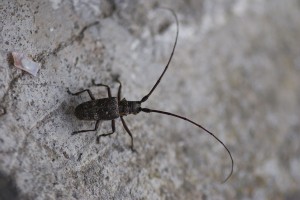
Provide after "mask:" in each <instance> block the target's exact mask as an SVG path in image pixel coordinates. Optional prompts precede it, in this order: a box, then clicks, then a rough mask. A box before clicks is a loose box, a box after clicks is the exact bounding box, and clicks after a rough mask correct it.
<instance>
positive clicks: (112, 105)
mask: <svg viewBox="0 0 300 200" xmlns="http://www.w3.org/2000/svg"><path fill="white" fill-rule="evenodd" d="M167 10H169V11H171V13H172V14H173V15H174V17H175V20H176V25H177V31H176V38H175V42H174V45H173V49H172V53H171V56H170V58H169V60H168V63H167V65H166V67H165V69H164V71H163V72H162V74H161V75H160V77H159V79H158V80H157V81H156V83H155V85H154V86H153V88H152V89H151V91H150V92H149V93H148V94H147V95H146V96H144V97H143V98H142V99H141V100H140V101H127V100H126V99H125V98H123V99H122V100H121V88H122V84H121V82H120V81H119V80H117V81H118V82H119V83H120V86H119V90H118V97H112V96H111V92H110V88H109V86H108V85H105V84H95V82H94V81H92V82H93V85H95V86H103V87H106V88H107V92H108V98H103V99H95V97H94V96H93V94H92V93H91V91H90V90H89V89H85V90H82V91H80V92H77V93H72V92H70V91H69V89H68V93H69V94H71V95H79V94H81V93H83V92H88V94H89V96H90V97H91V99H92V100H91V101H87V102H84V103H82V104H80V105H78V106H77V107H76V108H75V116H76V117H77V118H78V119H80V120H95V121H96V125H95V128H94V129H91V130H80V131H74V132H73V133H72V135H74V134H77V133H83V132H88V131H96V130H97V129H98V126H99V122H100V120H111V121H112V123H111V126H112V132H110V133H106V134H101V135H99V136H97V143H99V139H100V137H102V136H108V135H111V134H113V133H114V132H115V119H117V118H119V117H120V118H121V121H122V124H123V126H124V128H125V130H126V131H127V133H128V134H129V136H130V138H131V150H132V151H134V149H133V138H132V134H131V132H130V130H129V128H128V127H127V125H126V123H125V121H124V119H123V116H126V115H129V114H138V113H140V112H141V111H142V112H145V113H151V112H156V113H160V114H164V115H170V116H173V117H177V118H180V119H183V120H185V121H188V122H190V123H192V124H194V125H196V126H198V127H199V128H201V129H203V130H204V131H206V132H207V133H209V134H210V135H211V136H213V137H214V138H215V139H216V140H217V141H218V142H220V143H221V144H222V145H223V147H224V148H225V149H226V151H227V152H228V154H229V156H230V159H231V171H230V174H229V175H228V176H227V178H226V179H225V180H224V182H226V181H227V180H228V179H229V177H230V176H231V175H232V173H233V165H234V162H233V158H232V156H231V153H230V151H229V149H228V148H227V147H226V145H225V144H224V143H223V142H222V141H221V140H220V139H219V138H217V137H216V136H215V135H214V134H213V133H212V132H210V131H209V130H207V129H205V128H204V127H203V126H201V125H200V124H197V123H195V122H193V121H191V120H190V119H187V118H185V117H182V116H179V115H176V114H173V113H169V112H165V111H161V110H154V109H149V108H142V107H141V104H142V103H143V102H145V101H147V99H148V98H149V96H150V95H151V94H152V92H153V91H154V90H155V88H156V87H157V85H158V84H159V83H160V80H161V78H162V77H163V75H164V74H165V72H166V71H167V69H168V67H169V64H170V62H171V60H172V57H173V54H174V51H175V47H176V44H177V39H178V32H179V25H178V19H177V16H176V14H175V12H174V11H173V10H171V9H167Z"/></svg>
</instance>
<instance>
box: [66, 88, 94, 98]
mask: <svg viewBox="0 0 300 200" xmlns="http://www.w3.org/2000/svg"><path fill="white" fill-rule="evenodd" d="M67 92H68V93H69V94H71V95H73V96H77V95H80V94H81V93H83V92H88V93H89V95H90V97H91V99H92V100H95V97H94V95H93V94H92V92H91V91H90V90H89V89H85V90H82V91H79V92H76V93H72V92H71V91H70V90H69V88H68V89H67Z"/></svg>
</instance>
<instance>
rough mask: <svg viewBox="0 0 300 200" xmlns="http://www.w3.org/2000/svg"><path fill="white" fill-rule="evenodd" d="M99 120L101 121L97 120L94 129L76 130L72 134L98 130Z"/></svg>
mask: <svg viewBox="0 0 300 200" xmlns="http://www.w3.org/2000/svg"><path fill="white" fill-rule="evenodd" d="M99 122H100V120H98V121H96V124H95V128H94V129H90V130H80V131H74V132H73V133H72V135H75V134H77V133H84V132H89V131H97V129H98V127H99Z"/></svg>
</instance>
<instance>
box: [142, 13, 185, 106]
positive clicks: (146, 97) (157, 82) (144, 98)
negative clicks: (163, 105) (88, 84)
mask: <svg viewBox="0 0 300 200" xmlns="http://www.w3.org/2000/svg"><path fill="white" fill-rule="evenodd" d="M163 9H166V10H169V11H170V12H171V13H172V14H173V16H174V17H175V20H176V26H177V31H176V38H175V42H174V45H173V50H172V53H171V56H170V58H169V61H168V63H167V65H166V67H165V69H164V71H163V73H162V74H161V75H160V77H159V79H158V80H157V81H156V83H155V85H154V86H153V88H152V89H151V91H150V92H149V94H147V95H146V96H144V97H143V98H142V100H141V101H140V102H141V103H142V102H145V101H147V99H148V98H149V96H150V95H151V94H152V92H153V91H154V90H155V88H156V87H157V85H158V84H159V82H160V80H161V78H162V77H163V76H164V74H165V72H166V71H167V69H168V67H169V64H170V62H171V60H172V57H173V54H174V51H175V47H176V44H177V39H178V32H179V25H178V24H179V23H178V19H177V16H176V14H175V12H174V11H173V10H171V9H169V8H163Z"/></svg>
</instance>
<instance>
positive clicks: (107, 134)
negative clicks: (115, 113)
mask: <svg viewBox="0 0 300 200" xmlns="http://www.w3.org/2000/svg"><path fill="white" fill-rule="evenodd" d="M111 129H112V132H111V133H106V134H101V135H98V136H97V144H99V142H100V137H105V136H109V135H111V134H113V133H114V132H115V130H116V126H115V120H114V119H113V120H111Z"/></svg>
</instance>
